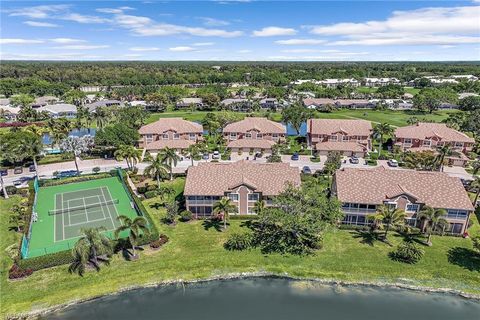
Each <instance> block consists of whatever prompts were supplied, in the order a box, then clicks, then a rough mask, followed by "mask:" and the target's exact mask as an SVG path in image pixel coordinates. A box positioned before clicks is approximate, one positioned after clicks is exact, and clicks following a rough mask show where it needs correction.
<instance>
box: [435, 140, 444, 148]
mask: <svg viewBox="0 0 480 320" xmlns="http://www.w3.org/2000/svg"><path fill="white" fill-rule="evenodd" d="M444 145H445V142H444V141H437V146H439V147H443V146H444Z"/></svg>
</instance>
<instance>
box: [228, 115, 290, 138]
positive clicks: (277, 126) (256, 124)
mask: <svg viewBox="0 0 480 320" xmlns="http://www.w3.org/2000/svg"><path fill="white" fill-rule="evenodd" d="M251 130H257V131H259V132H260V133H279V134H282V133H287V128H286V127H285V126H284V125H283V124H281V123H278V122H275V121H271V120H268V119H267V118H259V117H246V118H245V119H243V120H241V121H237V122H234V123H230V124H228V125H227V126H225V128H224V129H223V132H224V133H228V132H243V133H246V132H248V131H251Z"/></svg>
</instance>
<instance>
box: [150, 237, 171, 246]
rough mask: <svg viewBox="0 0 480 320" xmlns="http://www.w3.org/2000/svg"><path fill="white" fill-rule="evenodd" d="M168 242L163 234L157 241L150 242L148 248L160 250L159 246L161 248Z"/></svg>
mask: <svg viewBox="0 0 480 320" xmlns="http://www.w3.org/2000/svg"><path fill="white" fill-rule="evenodd" d="M167 242H168V237H167V236H166V235H164V234H161V235H160V237H158V239H157V240H155V241H152V242H151V243H150V248H152V249H158V248H160V247H161V246H163V245H164V244H165V243H167Z"/></svg>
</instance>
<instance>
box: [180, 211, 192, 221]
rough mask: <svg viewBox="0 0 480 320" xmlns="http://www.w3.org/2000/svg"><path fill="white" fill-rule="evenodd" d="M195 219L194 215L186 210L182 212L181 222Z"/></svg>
mask: <svg viewBox="0 0 480 320" xmlns="http://www.w3.org/2000/svg"><path fill="white" fill-rule="evenodd" d="M192 219H193V213H192V212H190V211H188V210H185V211H182V212H180V221H183V222H187V221H190V220H192Z"/></svg>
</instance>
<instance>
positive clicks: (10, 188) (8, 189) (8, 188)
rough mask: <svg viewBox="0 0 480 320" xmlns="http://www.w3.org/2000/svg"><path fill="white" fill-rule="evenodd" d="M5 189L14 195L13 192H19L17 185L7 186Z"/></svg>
mask: <svg viewBox="0 0 480 320" xmlns="http://www.w3.org/2000/svg"><path fill="white" fill-rule="evenodd" d="M5 189H6V190H7V193H8V194H9V195H13V194H16V193H17V191H18V190H17V187H15V186H6V187H5Z"/></svg>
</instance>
